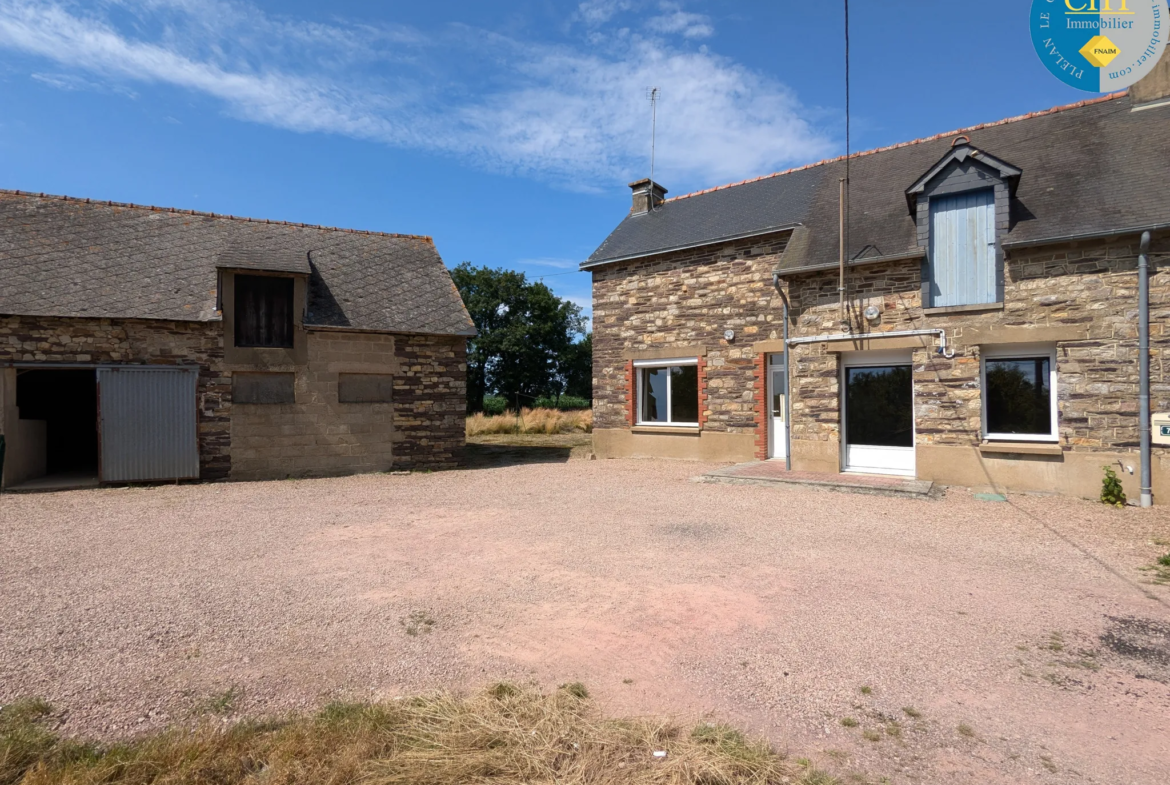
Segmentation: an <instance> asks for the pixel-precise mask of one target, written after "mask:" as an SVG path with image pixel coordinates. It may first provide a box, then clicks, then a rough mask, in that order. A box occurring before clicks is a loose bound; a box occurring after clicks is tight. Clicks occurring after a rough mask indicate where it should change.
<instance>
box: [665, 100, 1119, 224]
mask: <svg viewBox="0 0 1170 785" xmlns="http://www.w3.org/2000/svg"><path fill="white" fill-rule="evenodd" d="M1128 94H1129V91H1128V90H1121V91H1119V92H1116V93H1109V94H1108V95H1103V96H1098V97H1097V98H1086V99H1085V100H1083V101H1077V102H1075V103H1071V104H1064V105H1062V106H1054V107H1052V108H1051V109H1041V110H1039V111H1036V112H1029V113H1027V114H1021V115H1016V116H1014V117H1005V118H1004V119H1002V120H995V121H994V122H990V123H980V124H979V125H972V126H968V127H966V128H959V129H956V130H954V131H945V132H943V133H940V134H934V135H932V136H924V137H922V138H920V139H914V140H912V141H909V142H898V143H897V144H892V145H887V146H885V147H876V148H874V149H872V150H864V151H861V152H856V153H850V154H849V155H848V156H844V155H839V156H837V157H835V158H825V159H824V160H821V161H817V162H815V163H811V164H805V165H804V166H796V167H793V168H791V169H785V170H784V171H782V172H773V173H772V174H763V175H760V176H759V177H751V178H748V179H747V180H740V181H739V182H736V183H727V184H726V185H717V186H714V187H713V188H704V189H703V190H701V191H692V192H691V193H689V194H681V195H679V196H672V197H671V198H669V199H665V200H663V202H662V203H663V204H670V203H671V202H679V201H682V200H683V199H690V198H691V197H693V196H702V195H704V194H709V193H714V192H716V191H726V190H727V189H728V188H735V187H737V186H740V185H748V184H750V183H758V182H759V181H761V180H771V179H773V178H775V177H783V176H784V175H786V174H792V173H794V172H803V171H806V170H808V169H815V168H816V167H818V166H825V165H826V164H833V163H837V162H839V161H844V160H845V158H846V157H848V158H850V159H853V158H862V157H864V156H869V155H875V154H877V153H885V152H889V151H890V150H899V149H901V148H903V147H910V146H912V145H916V144H925V143H927V142H937V141H938V140H940V139H945V138H947V137H953V136H961V135H963V134H966V133H969V132H971V131H982V130H983V129H985V128H994V127H996V126H1000V125H1008V124H1009V123H1018V122H1021V121H1023V120H1031V119H1033V118H1036V117H1045V116H1048V115H1053V114H1059V113H1060V112H1067V111H1070V110H1073V109H1081V108H1083V107H1086V106H1092V105H1093V104H1100V103H1104V102H1106V101H1113V100H1116V99H1118V98H1123V97H1125V96H1126V95H1128Z"/></svg>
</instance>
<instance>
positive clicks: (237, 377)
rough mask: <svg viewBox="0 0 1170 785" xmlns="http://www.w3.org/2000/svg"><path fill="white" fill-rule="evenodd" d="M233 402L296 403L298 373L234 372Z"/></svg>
mask: <svg viewBox="0 0 1170 785" xmlns="http://www.w3.org/2000/svg"><path fill="white" fill-rule="evenodd" d="M232 403H296V374H293V373H239V372H236V373H234V374H232Z"/></svg>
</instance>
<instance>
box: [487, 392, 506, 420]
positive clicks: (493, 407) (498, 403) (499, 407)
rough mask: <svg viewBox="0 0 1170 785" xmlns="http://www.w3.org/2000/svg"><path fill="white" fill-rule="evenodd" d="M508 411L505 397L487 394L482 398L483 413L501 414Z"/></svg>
mask: <svg viewBox="0 0 1170 785" xmlns="http://www.w3.org/2000/svg"><path fill="white" fill-rule="evenodd" d="M506 411H508V401H507V399H505V398H503V397H501V396H499V395H489V396H487V397H486V398H484V399H483V413H484V414H487V415H493V414H503V413H504V412H506Z"/></svg>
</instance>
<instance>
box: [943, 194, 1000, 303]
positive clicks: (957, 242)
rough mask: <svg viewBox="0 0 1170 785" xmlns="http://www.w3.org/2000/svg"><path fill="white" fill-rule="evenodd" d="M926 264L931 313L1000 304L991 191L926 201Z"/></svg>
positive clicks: (993, 207) (993, 197) (993, 204)
mask: <svg viewBox="0 0 1170 785" xmlns="http://www.w3.org/2000/svg"><path fill="white" fill-rule="evenodd" d="M928 258H929V260H930V303H931V306H932V307H935V308H945V307H947V306H952V305H980V304H984V303H996V302H999V294H998V290H999V286H998V276H997V274H996V259H995V191H994V190H992V189H990V188H987V189H984V190H981V191H970V192H967V193H961V194H956V195H955V196H938V197H935V198H933V199H931V200H930V254H929V257H928Z"/></svg>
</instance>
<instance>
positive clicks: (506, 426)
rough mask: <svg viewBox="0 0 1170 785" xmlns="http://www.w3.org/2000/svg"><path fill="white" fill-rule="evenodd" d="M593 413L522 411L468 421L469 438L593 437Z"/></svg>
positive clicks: (583, 411) (469, 418) (580, 411)
mask: <svg viewBox="0 0 1170 785" xmlns="http://www.w3.org/2000/svg"><path fill="white" fill-rule="evenodd" d="M592 432H593V412H592V411H590V410H589V409H582V410H578V411H571V412H562V411H558V410H556V409H521V410H520V416H519V417H517V416H516V415H515V414H499V415H485V414H483V413H482V412H481V413H478V414H473V415H471V416H470V417H468V418H467V435H468V436H469V437H470V436H485V435H488V434H501V433H517V434H538V433H539V434H552V433H592Z"/></svg>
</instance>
